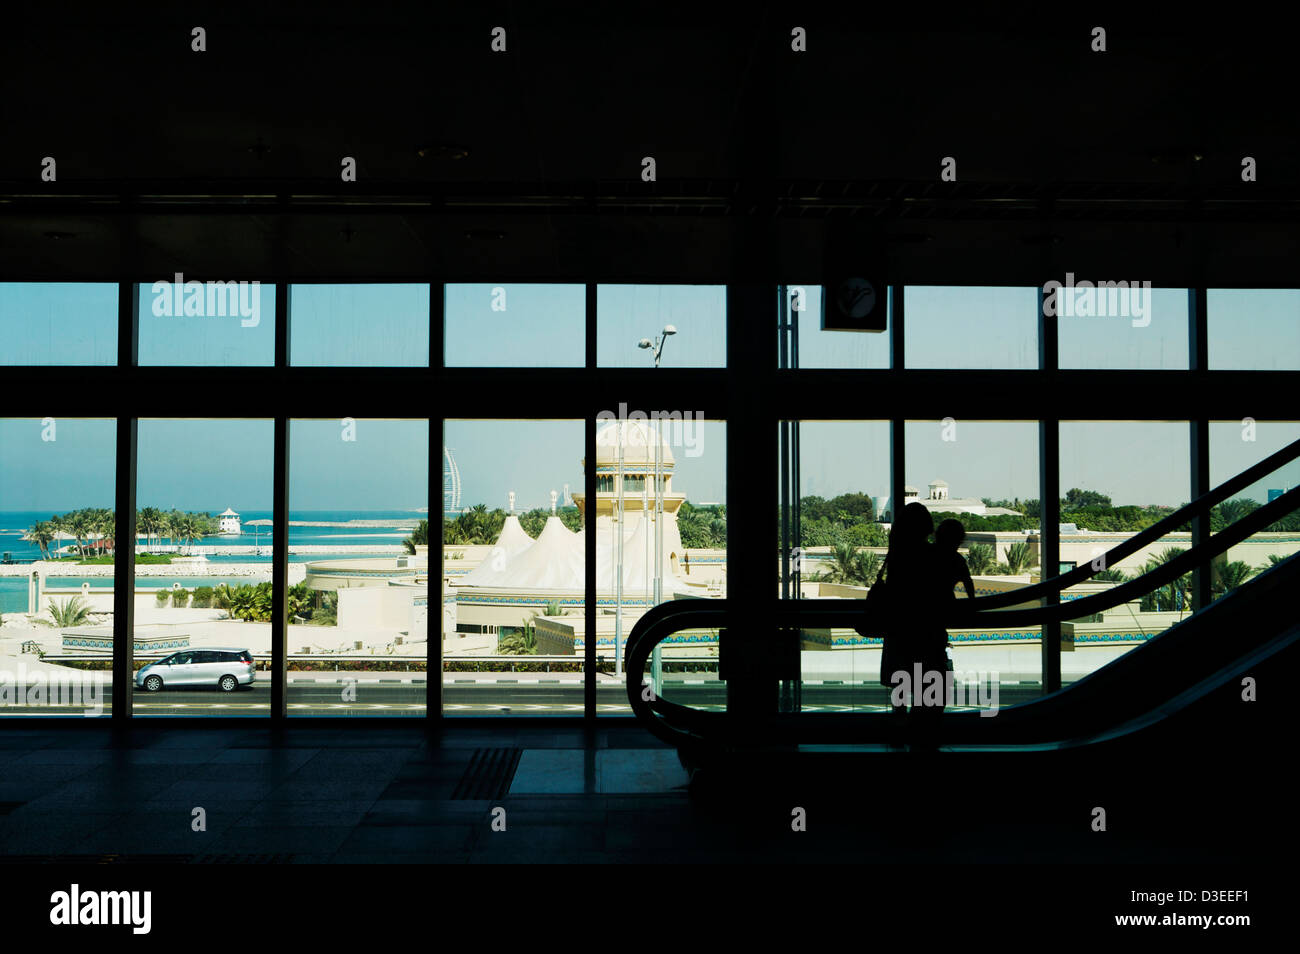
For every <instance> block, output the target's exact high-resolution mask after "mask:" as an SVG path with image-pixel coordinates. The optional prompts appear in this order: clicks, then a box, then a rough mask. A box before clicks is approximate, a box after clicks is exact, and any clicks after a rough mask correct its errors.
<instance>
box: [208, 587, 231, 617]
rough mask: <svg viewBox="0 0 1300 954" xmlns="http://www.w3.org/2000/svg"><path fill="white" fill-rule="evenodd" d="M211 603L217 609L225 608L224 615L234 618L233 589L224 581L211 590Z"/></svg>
mask: <svg viewBox="0 0 1300 954" xmlns="http://www.w3.org/2000/svg"><path fill="white" fill-rule="evenodd" d="M212 605H213V606H214V607H216V608H217V609H221V610H225V611H226V615H227V616H228V617H229V618H231V619H234V618H235V613H234V605H235V596H234V591H232V590H231V589H230V586H229V585H228V584H225V583H218V584H217V585H216V586H215V587H214V588H213V590H212Z"/></svg>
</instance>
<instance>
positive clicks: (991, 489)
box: [889, 418, 1056, 705]
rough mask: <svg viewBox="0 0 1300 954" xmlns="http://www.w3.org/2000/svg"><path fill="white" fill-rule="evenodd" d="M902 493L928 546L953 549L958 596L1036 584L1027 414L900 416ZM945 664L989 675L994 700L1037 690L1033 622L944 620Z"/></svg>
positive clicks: (1037, 630)
mask: <svg viewBox="0 0 1300 954" xmlns="http://www.w3.org/2000/svg"><path fill="white" fill-rule="evenodd" d="M905 446H906V451H907V462H906V465H905V467H904V473H905V475H906V484H905V486H904V488H903V497H902V499H901V500H899V501H890V505H889V509H890V510H891V511H892V513H893V515H894V516H897V514H898V513H899V512H900V509H899V507H900V505H901V506H907V505H908V504H911V503H919V504H920V505H921V506H923V507H925V509H926V510H928V511H929V513H930V519H931V521H932V522H933V524H934V527H935V534H934V540H935V545H936V546H938V547H941V548H943V549H946V550H948V551H949V552H952V551H953V550H955V551H956V552H957V554H958V555H959V556H960V557H962V558H963V560H964V563H965V565H966V571H967V572H969V574H970V581H969V587H968V585H967V581H966V580H965V578H964V575H963V574H962V573H961V572H960V569H961V563H958V562H956V561H954V566H955V570H954V574H953V575H954V579H953V580H952V586H953V590H954V595H956V597H957V598H958V599H965V598H967V597H969V595H970V591H971V590H973V591H974V594H975V596H977V597H978V596H991V595H993V594H995V593H1001V592H1005V591H1007V590H1016V589H1019V588H1021V587H1025V586H1029V585H1031V584H1034V583H1038V582H1039V581H1040V580H1041V579H1042V578H1043V577H1044V576H1047V577H1051V576H1054V575H1056V574H1055V570H1054V569H1053V568H1048V570H1047V572H1046V573H1044V570H1043V567H1042V561H1041V559H1040V553H1041V550H1040V541H1041V537H1040V535H1039V532H1038V531H1039V527H1040V522H1039V516H1040V512H1041V511H1040V505H1039V463H1038V424H1037V422H1035V421H965V420H956V419H954V418H946V419H944V420H939V421H908V422H907V423H906V425H905ZM948 643H949V645H950V647H951V657H952V662H953V670H954V672H955V673H957V674H958V675H957V677H956V679H957V681H958V682H962V683H963V684H965V683H967V682H978V683H980V684H984V685H987V684H988V683H989V682H990V681H996V682H997V683H999V686H1000V688H999V692H1000V704H1003V705H1010V704H1011V703H1012V702H1017V701H1024V700H1026V699H1029V698H1032V697H1034V696H1036V695H1039V694H1040V693H1041V692H1042V686H1041V683H1042V650H1041V644H1042V627H1041V626H1011V627H1005V628H998V627H996V626H993V625H992V624H986V625H983V626H979V627H976V628H973V629H949V633H948Z"/></svg>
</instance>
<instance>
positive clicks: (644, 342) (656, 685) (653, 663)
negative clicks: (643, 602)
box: [637, 325, 677, 696]
mask: <svg viewBox="0 0 1300 954" xmlns="http://www.w3.org/2000/svg"><path fill="white" fill-rule="evenodd" d="M675 334H677V328H676V327H675V326H673V325H664V330H663V331H662V332H661V333H660V334H659V336H658V337H657V338H655V340H653V341H651V340H650V339H649V338H642V339H641V340H640V341H639V342H637V347H638V348H642V349H646V348H651V349H653V353H654V359H655V367H656V368H658V367H659V361H660V359H661V358H662V357H663V354H664V345H665V344H667V343H668V336H669V335H675ZM647 431H648V432H653V434H654V442H655V469H654V482H655V483H654V494H655V513H654V519H655V524H654V526H655V569H654V594H653V597H652V604H653V605H655V606H658V605H659V604H660V603H661V602H662V601H663V587H664V581H663V565H664V564H663V559H664V556H663V554H664V494H663V477H662V472H663V437H662V435H661V434H660V431H659V428H657V427H655V428H649V427H648V428H647ZM643 515H644V511H643ZM650 680H651V687H652V689H653V691H654V694H655V695H656V696H658V695H659V694H660V689H661V687H662V684H663V661H662V658H661V655H660V652H659V646H658V645H656V646H655V648H654V649H653V650H651V653H650Z"/></svg>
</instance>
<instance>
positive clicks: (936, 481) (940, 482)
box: [930, 477, 948, 487]
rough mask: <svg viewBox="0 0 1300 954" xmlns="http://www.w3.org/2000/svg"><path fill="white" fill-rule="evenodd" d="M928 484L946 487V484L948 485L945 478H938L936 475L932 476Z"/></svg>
mask: <svg viewBox="0 0 1300 954" xmlns="http://www.w3.org/2000/svg"><path fill="white" fill-rule="evenodd" d="M930 486H931V487H947V486H948V481H946V480H940V479H939V478H938V477H936V478H934V480H932V481H930Z"/></svg>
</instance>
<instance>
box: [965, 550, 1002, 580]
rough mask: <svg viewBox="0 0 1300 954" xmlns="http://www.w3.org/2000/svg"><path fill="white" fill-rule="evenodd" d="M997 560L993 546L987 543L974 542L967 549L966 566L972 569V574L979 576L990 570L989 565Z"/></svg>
mask: <svg viewBox="0 0 1300 954" xmlns="http://www.w3.org/2000/svg"><path fill="white" fill-rule="evenodd" d="M996 562H997V559H996V558H995V557H994V556H993V548H992V547H991V546H989V545H988V544H987V543H972V544H971V545H970V546H969V547H968V548H967V549H966V566H967V567H968V568H969V569H970V572H971V575H972V576H979V575H980V574H981V573H986V572H988V569H989V567H991V566H992V565H993V564H994V563H996Z"/></svg>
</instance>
